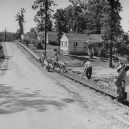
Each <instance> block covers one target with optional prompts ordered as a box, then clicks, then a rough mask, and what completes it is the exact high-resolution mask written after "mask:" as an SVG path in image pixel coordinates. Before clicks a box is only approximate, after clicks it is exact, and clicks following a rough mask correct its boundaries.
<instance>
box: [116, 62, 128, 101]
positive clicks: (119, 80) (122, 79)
mask: <svg viewBox="0 0 129 129" xmlns="http://www.w3.org/2000/svg"><path fill="white" fill-rule="evenodd" d="M116 70H117V76H116V77H115V85H116V86H117V94H118V101H120V102H124V101H125V100H126V99H127V92H126V91H125V88H126V83H127V75H126V72H127V71H128V70H129V66H128V65H125V64H124V63H120V64H119V66H118V67H117V69H116Z"/></svg>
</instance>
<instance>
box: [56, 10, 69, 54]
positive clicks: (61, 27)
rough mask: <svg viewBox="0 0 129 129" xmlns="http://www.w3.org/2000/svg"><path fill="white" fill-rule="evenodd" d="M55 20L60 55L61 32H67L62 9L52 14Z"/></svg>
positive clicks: (65, 19)
mask: <svg viewBox="0 0 129 129" xmlns="http://www.w3.org/2000/svg"><path fill="white" fill-rule="evenodd" d="M54 19H55V29H56V31H57V34H58V43H59V50H58V52H59V53H60V39H61V36H62V34H63V32H68V30H67V24H68V23H67V18H66V15H65V11H64V10H63V9H58V10H57V11H56V13H55V14H54Z"/></svg>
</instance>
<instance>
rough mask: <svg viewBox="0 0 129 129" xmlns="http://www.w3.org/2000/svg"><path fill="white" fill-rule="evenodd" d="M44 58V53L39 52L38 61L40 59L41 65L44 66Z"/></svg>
mask: <svg viewBox="0 0 129 129" xmlns="http://www.w3.org/2000/svg"><path fill="white" fill-rule="evenodd" d="M44 60H45V53H42V54H41V57H40V61H41V67H43V66H44Z"/></svg>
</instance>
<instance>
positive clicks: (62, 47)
mask: <svg viewBox="0 0 129 129" xmlns="http://www.w3.org/2000/svg"><path fill="white" fill-rule="evenodd" d="M60 41H61V45H60V50H61V51H63V52H65V53H68V50H69V40H68V38H67V36H66V35H65V34H63V36H62V38H61V40H60Z"/></svg>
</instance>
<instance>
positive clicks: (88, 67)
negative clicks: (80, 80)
mask: <svg viewBox="0 0 129 129" xmlns="http://www.w3.org/2000/svg"><path fill="white" fill-rule="evenodd" d="M84 63H85V64H84V66H85V69H84V73H83V74H82V77H83V75H84V74H86V77H87V78H88V79H89V80H90V79H91V75H92V66H91V62H90V61H84Z"/></svg>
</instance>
